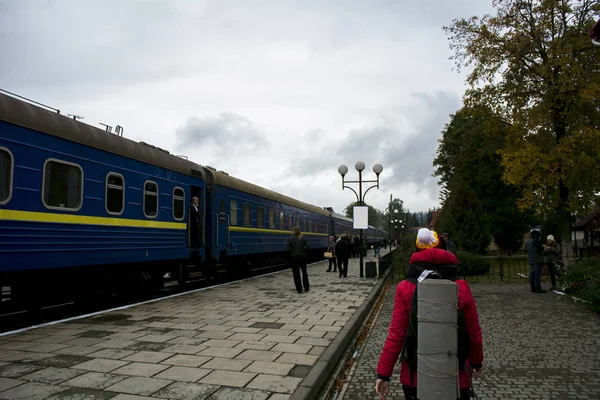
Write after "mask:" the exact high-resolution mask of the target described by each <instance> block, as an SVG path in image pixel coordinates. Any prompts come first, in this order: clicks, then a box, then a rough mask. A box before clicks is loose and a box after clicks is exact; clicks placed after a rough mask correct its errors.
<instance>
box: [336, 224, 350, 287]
mask: <svg viewBox="0 0 600 400" xmlns="http://www.w3.org/2000/svg"><path fill="white" fill-rule="evenodd" d="M351 254H352V244H351V243H350V239H349V238H348V235H345V234H344V235H342V239H341V240H340V241H339V242H337V244H336V245H335V256H336V258H337V261H338V269H339V270H340V278H341V277H342V276H344V278H347V277H348V258H350V255H351Z"/></svg>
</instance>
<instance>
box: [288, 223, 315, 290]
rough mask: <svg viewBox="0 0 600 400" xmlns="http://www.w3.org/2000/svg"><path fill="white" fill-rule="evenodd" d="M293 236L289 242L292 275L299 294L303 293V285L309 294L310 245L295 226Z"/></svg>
mask: <svg viewBox="0 0 600 400" xmlns="http://www.w3.org/2000/svg"><path fill="white" fill-rule="evenodd" d="M292 233H293V234H294V236H292V237H291V238H290V239H289V240H288V250H289V251H290V253H291V255H292V273H293V274H294V284H295V285H296V290H297V291H298V293H302V285H304V291H305V292H308V290H309V289H310V284H309V282H308V272H307V271H306V258H307V257H306V251H307V250H308V243H307V242H306V239H305V238H304V236H302V232H300V228H299V227H297V226H295V227H293V228H292ZM300 271H302V281H300Z"/></svg>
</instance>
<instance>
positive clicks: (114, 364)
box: [73, 358, 129, 372]
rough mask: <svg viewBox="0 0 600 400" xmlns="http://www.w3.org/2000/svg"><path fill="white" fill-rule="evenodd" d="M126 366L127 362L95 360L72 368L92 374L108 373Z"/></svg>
mask: <svg viewBox="0 0 600 400" xmlns="http://www.w3.org/2000/svg"><path fill="white" fill-rule="evenodd" d="M127 364H129V363H128V362H127V361H119V360H109V359H104V358H95V359H93V360H90V361H86V362H84V363H81V364H77V365H73V368H77V369H82V370H86V371H92V372H110V371H112V370H115V369H117V368H120V367H122V366H124V365H127Z"/></svg>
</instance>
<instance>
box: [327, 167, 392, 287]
mask: <svg viewBox="0 0 600 400" xmlns="http://www.w3.org/2000/svg"><path fill="white" fill-rule="evenodd" d="M354 168H356V170H357V171H358V180H357V181H347V180H345V179H344V177H345V176H346V174H347V173H348V167H347V166H345V165H343V164H342V165H340V166H339V168H338V172H339V173H340V175H341V176H342V190H344V189H350V190H352V191H353V192H354V194H355V195H356V200H357V201H358V204H359V205H361V206H364V205H365V204H364V202H365V196H366V195H367V193H368V192H369V190H371V189H373V188H374V187H376V188H377V189H379V174H381V171H383V166H382V165H381V164H375V165H373V172H375V175H376V176H377V180H370V181H363V179H362V172H363V171H364V169H365V163H364V162H362V161H358V162H357V163H356V164H354ZM346 183H358V193H356V190H354V189H352V188H351V187H349V186H346ZM363 183H375V185H373V186H371V187H369V188H368V189H367V190H365V193H364V194H363V191H362V185H363ZM360 244H361V249H360V253H359V254H360V261H359V262H360V277H361V278H362V277H363V276H364V268H363V267H364V265H363V249H362V244H363V230H362V229H361V230H360Z"/></svg>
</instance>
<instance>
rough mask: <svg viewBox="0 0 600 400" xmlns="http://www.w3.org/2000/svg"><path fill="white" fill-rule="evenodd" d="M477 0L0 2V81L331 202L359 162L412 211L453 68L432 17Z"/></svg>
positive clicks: (374, 199) (469, 11) (457, 100)
mask: <svg viewBox="0 0 600 400" xmlns="http://www.w3.org/2000/svg"><path fill="white" fill-rule="evenodd" d="M490 10H491V0H452V1H448V0H428V1H418V0H411V1H408V0H316V1H313V0H270V1H269V0H265V1H263V0H238V1H228V0H218V1H201V0H194V1H192V0H190V1H183V0H181V1H177V0H168V1H167V0H165V1H151V0H148V1H133V0H119V1H107V0H103V1H88V0H61V1H59V0H0V50H1V52H2V57H1V61H0V88H3V89H6V90H10V91H13V92H16V93H18V94H21V95H23V96H26V97H30V98H33V99H35V100H37V101H40V102H42V103H45V104H48V105H51V106H54V107H56V108H59V109H61V110H63V111H64V112H65V113H73V114H78V115H82V116H84V117H85V119H84V120H83V122H86V123H89V124H92V125H95V126H99V125H98V123H99V122H103V123H106V124H109V125H112V126H115V125H117V124H118V125H122V126H123V127H124V134H125V136H126V137H128V138H130V139H133V140H136V141H145V142H148V143H152V144H154V145H157V146H159V147H162V148H165V149H167V150H169V151H171V152H172V153H175V154H183V155H186V156H188V157H189V158H190V159H191V160H193V161H195V162H197V163H199V164H202V165H210V166H213V167H215V168H217V169H221V170H224V171H226V172H228V173H229V174H230V175H233V176H235V177H238V178H241V179H244V180H247V181H249V182H252V183H255V184H258V185H261V186H264V187H267V188H270V189H272V190H275V191H278V192H281V193H283V194H286V195H288V196H291V197H294V198H297V199H299V200H302V201H305V202H308V203H312V204H315V205H317V206H320V207H323V206H331V207H334V209H335V210H336V211H338V212H342V210H343V209H344V207H345V206H346V205H347V204H348V203H350V202H351V201H354V200H355V196H354V194H353V193H352V192H351V191H349V190H345V191H342V190H341V178H340V175H339V174H338V172H337V168H338V166H339V165H340V164H342V163H343V164H346V165H348V167H349V169H350V173H349V174H348V176H347V178H348V179H356V178H357V177H358V175H357V173H356V171H355V170H354V164H355V163H356V161H359V160H361V161H364V162H365V164H366V165H367V171H368V172H367V173H366V174H365V176H364V177H363V179H373V178H374V177H375V175H374V174H373V173H372V172H371V169H372V166H373V164H375V163H381V164H382V165H383V168H384V170H383V173H382V174H381V181H380V182H381V185H380V190H379V191H376V190H375V189H373V190H371V191H370V192H369V194H368V196H367V197H366V199H365V200H366V201H367V203H369V204H372V205H374V206H375V207H377V208H380V209H384V208H385V207H387V201H388V199H389V195H390V194H393V195H394V197H399V198H401V199H402V200H403V201H404V202H405V204H406V206H408V207H409V208H410V209H411V210H412V211H418V210H427V209H428V208H433V207H435V206H437V205H438V204H439V199H438V195H439V190H438V187H437V184H436V180H435V179H434V178H432V177H431V174H432V172H433V167H432V159H433V156H434V154H435V151H436V148H437V140H438V139H439V138H440V136H441V130H442V129H443V127H444V123H446V122H447V121H448V116H449V114H451V113H453V112H455V111H456V110H457V109H458V108H459V107H460V105H461V97H462V94H463V92H464V89H465V86H464V78H465V76H464V73H461V74H459V73H457V72H456V71H455V70H454V71H453V70H452V68H453V64H452V62H451V61H449V60H448V56H449V55H450V51H449V50H448V41H447V39H446V37H445V35H444V32H443V31H442V25H444V24H449V23H450V22H451V20H452V19H453V18H455V17H469V16H472V15H481V14H483V13H485V12H489V11H490Z"/></svg>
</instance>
